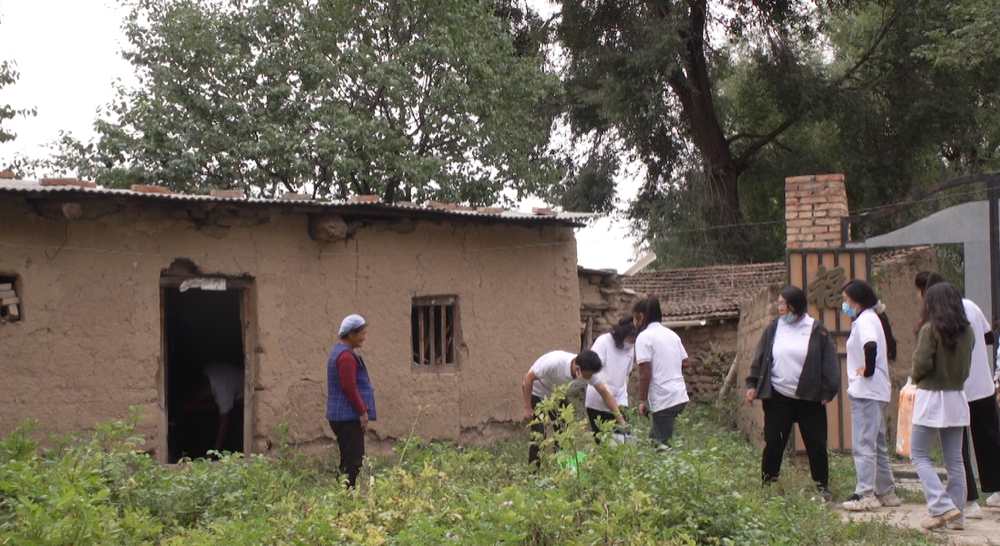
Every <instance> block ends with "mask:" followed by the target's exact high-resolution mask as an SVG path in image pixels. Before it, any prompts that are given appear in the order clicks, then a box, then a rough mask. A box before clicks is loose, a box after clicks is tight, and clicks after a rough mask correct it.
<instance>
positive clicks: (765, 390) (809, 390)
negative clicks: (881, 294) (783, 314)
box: [747, 320, 840, 402]
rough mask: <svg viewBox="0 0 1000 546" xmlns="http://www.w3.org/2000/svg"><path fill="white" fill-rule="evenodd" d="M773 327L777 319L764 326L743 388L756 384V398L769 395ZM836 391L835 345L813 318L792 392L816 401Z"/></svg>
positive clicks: (838, 387)
mask: <svg viewBox="0 0 1000 546" xmlns="http://www.w3.org/2000/svg"><path fill="white" fill-rule="evenodd" d="M777 329H778V321H777V320H775V321H774V322H772V323H770V324H768V325H767V328H765V329H764V334H763V335H761V336H760V341H759V342H758V343H757V350H756V351H754V355H753V362H752V364H751V365H750V375H749V376H748V377H747V389H748V390H749V389H754V388H756V389H757V395H756V398H759V399H761V400H765V399H768V398H771V391H772V389H771V364H772V362H773V358H774V357H773V355H772V353H771V349H772V345H774V333H775V332H776V331H777ZM762 370H763V373H761V371H762ZM839 392H840V358H839V357H838V356H837V346H836V345H835V344H834V342H833V340H832V339H830V332H829V331H828V330H827V329H826V326H823V324H821V323H820V322H819V321H818V320H817V321H815V322H814V323H813V327H812V334H811V335H810V336H809V349H808V350H807V351H806V361H805V363H804V364H803V366H802V375H801V376H800V377H799V386H798V388H796V389H795V396H796V397H798V398H799V399H800V400H807V401H809V402H819V401H821V400H827V401H829V400H833V398H834V397H835V396H837V393H839Z"/></svg>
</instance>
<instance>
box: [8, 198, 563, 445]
mask: <svg viewBox="0 0 1000 546" xmlns="http://www.w3.org/2000/svg"><path fill="white" fill-rule="evenodd" d="M81 204H82V207H83V212H84V216H83V218H81V219H79V220H71V221H67V220H65V219H62V218H60V219H49V218H46V217H43V216H41V215H39V214H38V213H37V211H36V209H35V208H33V206H32V205H30V204H28V203H27V202H26V201H25V200H24V199H23V198H21V197H17V196H0V233H3V234H4V237H3V240H4V242H5V243H8V244H13V245H21V246H0V273H16V274H17V275H19V276H20V277H21V280H22V283H21V289H22V290H21V294H20V296H21V298H22V302H21V306H22V316H23V320H21V321H19V322H16V323H11V324H0V355H2V361H3V363H2V367H3V381H0V434H6V433H7V432H9V431H10V430H11V429H13V428H14V427H15V426H16V425H17V423H18V421H19V420H21V419H25V418H31V419H37V420H39V421H41V423H42V425H43V427H44V428H46V429H49V430H55V431H59V432H63V431H76V430H86V429H90V428H92V427H93V426H94V424H95V423H97V422H103V421H108V420H115V419H124V418H126V417H127V416H128V407H129V406H130V405H139V406H143V407H144V408H145V410H144V411H145V415H146V419H145V421H144V423H143V425H142V429H141V431H140V432H141V433H143V434H144V435H145V436H146V437H147V440H148V444H147V448H150V449H153V450H156V449H161V446H160V445H158V443H159V440H160V438H161V436H160V433H161V432H162V431H161V430H159V427H160V425H159V423H160V412H161V411H162V408H161V407H159V403H160V402H159V401H160V400H161V396H162V393H161V392H160V389H161V380H160V378H161V377H162V373H163V372H162V355H161V334H160V332H161V316H160V313H161V309H160V285H159V282H160V275H161V271H162V270H164V269H166V268H168V267H169V266H170V264H171V263H172V262H173V261H174V260H175V259H177V258H186V259H190V260H192V261H193V262H194V263H195V264H196V265H197V267H198V268H199V269H200V271H201V272H202V273H204V274H206V275H225V276H231V277H237V276H245V275H246V276H250V277H253V279H254V281H253V289H252V301H253V302H254V304H253V309H252V311H253V314H254V315H255V316H256V326H255V337H256V351H255V353H256V354H254V355H252V356H251V363H252V365H253V366H255V370H256V384H255V389H256V393H255V408H254V415H255V423H254V451H258V452H259V451H264V450H266V449H267V448H268V447H269V445H270V439H271V438H272V435H273V431H274V429H275V427H276V426H277V425H279V424H281V423H286V422H287V423H288V424H289V425H290V433H291V439H292V440H294V441H296V442H298V443H300V444H304V445H309V444H316V445H317V446H318V445H320V444H322V445H327V444H329V441H328V439H329V438H331V437H332V435H331V433H330V430H329V426H328V425H327V423H326V422H325V403H326V360H327V355H328V354H329V351H330V349H331V347H332V346H333V345H334V343H335V341H336V340H335V337H336V329H337V328H338V326H339V324H340V321H341V319H342V318H343V317H344V316H345V315H347V314H349V313H355V312H356V313H361V314H362V315H364V316H365V318H366V319H367V320H368V322H369V325H370V327H369V335H368V340H367V343H366V345H365V346H364V348H363V349H361V350H360V351H359V352H360V353H361V354H362V355H363V356H364V358H365V360H366V362H367V363H368V366H369V368H370V373H371V376H372V381H373V384H374V386H375V389H376V399H377V407H378V416H379V418H378V421H377V422H374V423H372V425H371V426H370V430H371V431H372V434H373V435H374V436H376V437H378V438H381V439H385V438H398V437H403V436H406V435H408V434H409V432H410V428H411V426H412V425H413V423H414V422H415V421H417V417H418V412H421V413H420V415H419V421H418V422H417V425H416V429H415V431H414V432H415V434H416V435H418V436H420V437H422V438H424V439H463V440H478V439H484V440H485V439H489V435H490V434H493V432H494V429H497V428H499V429H504V427H503V426H499V427H498V426H497V425H496V423H506V422H514V421H519V419H520V417H521V407H522V400H521V381H522V378H523V376H524V373H525V372H526V370H527V369H528V367H529V366H530V365H531V363H532V362H533V361H534V360H535V359H536V358H537V357H538V356H539V355H541V354H542V353H544V352H547V351H550V350H554V349H564V350H570V351H573V350H575V349H576V348H577V347H578V345H579V339H580V338H579V317H580V291H579V285H578V280H577V261H576V242H575V239H574V236H573V230H572V229H571V228H568V227H518V226H510V225H485V224H471V223H470V224H452V223H435V222H432V221H416V222H410V221H394V222H389V221H386V220H380V221H369V222H364V223H363V224H356V225H354V227H355V228H356V229H355V232H354V236H353V238H350V239H348V240H346V241H343V242H336V243H321V242H317V241H314V240H313V239H311V238H310V236H309V234H308V218H307V215H305V214H302V213H292V212H287V210H288V209H287V208H285V209H282V210H281V211H278V210H271V211H265V210H263V209H261V211H260V212H256V211H252V210H248V209H246V208H244V209H242V211H238V210H236V209H233V210H230V211H228V212H227V211H226V210H225V206H224V205H219V206H218V208H217V210H216V211H214V212H212V213H211V214H210V215H209V217H208V219H207V220H205V219H204V218H202V219H201V220H199V221H196V220H197V219H192V217H191V216H190V215H189V213H188V211H186V210H183V209H182V207H185V206H189V205H183V204H169V205H161V206H162V207H172V210H165V209H164V208H152V207H149V206H146V205H143V206H138V205H135V204H118V205H111V204H109V202H103V204H98V203H90V202H86V201H84V202H82V203H81ZM116 208H117V212H115V209H116ZM88 211H103V213H93V214H91V213H89V212H88ZM104 213H106V214H104ZM88 214H90V215H89V216H88ZM88 218H90V219H88ZM255 224H256V225H255ZM64 241H65V248H63V249H61V250H59V251H56V249H55V248H54V247H58V246H59V245H61V244H63V243H64ZM50 246H51V247H53V248H43V247H50ZM512 247H522V248H512ZM85 248H95V249H112V250H113V252H96V251H88V250H80V249H85ZM425 295H457V296H458V307H459V316H460V318H459V328H460V331H461V341H462V343H461V345H460V347H459V353H460V363H459V364H458V366H457V368H455V369H453V371H450V372H447V373H426V372H415V371H414V369H413V368H414V366H413V364H412V357H411V347H410V318H411V301H412V300H411V299H412V298H413V297H416V296H425ZM507 430H515V431H516V430H519V428H514V429H511V427H507Z"/></svg>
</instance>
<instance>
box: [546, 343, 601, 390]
mask: <svg viewBox="0 0 1000 546" xmlns="http://www.w3.org/2000/svg"><path fill="white" fill-rule="evenodd" d="M574 358H576V355H575V354H573V353H569V352H566V351H552V352H551V353H545V354H544V355H542V356H541V357H539V358H538V360H536V361H535V363H534V364H532V365H531V369H529V370H528V371H529V372H535V382H534V383H533V384H532V385H531V395H532V396H537V397H539V398H545V397H546V396H551V395H552V391H553V390H554V389H555V388H556V387H558V386H560V385H565V384H567V383H573V384H574V385H573V386H572V387H570V388H571V389H573V388H576V387H577V386H578V385H579V386H582V385H583V384H584V383H585V382H586V383H588V384H590V385H594V386H597V385H600V384H601V374H598V373H595V374H594V375H592V376H590V381H586V380H585V379H584V378H583V376H578V377H577V378H576V379H574V378H573V374H572V371H571V370H570V364H571V363H572V362H573V359H574Z"/></svg>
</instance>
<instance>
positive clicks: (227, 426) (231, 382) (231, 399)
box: [201, 362, 244, 451]
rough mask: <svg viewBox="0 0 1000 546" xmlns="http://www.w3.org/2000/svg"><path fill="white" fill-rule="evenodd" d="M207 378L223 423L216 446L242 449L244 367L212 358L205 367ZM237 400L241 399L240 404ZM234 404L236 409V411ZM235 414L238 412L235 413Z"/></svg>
mask: <svg viewBox="0 0 1000 546" xmlns="http://www.w3.org/2000/svg"><path fill="white" fill-rule="evenodd" d="M201 374H202V376H204V377H205V378H206V379H207V385H206V391H207V392H206V393H205V395H207V396H211V398H212V400H214V401H215V405H216V406H218V408H219V423H218V426H217V427H216V431H215V440H214V441H213V443H212V449H214V450H216V451H222V450H227V451H241V450H242V445H243V441H242V437H243V389H244V385H243V381H244V376H243V367H242V366H237V365H236V364H232V363H229V362H212V363H210V364H208V365H207V366H205V367H204V368H203V369H202V371H201ZM237 402H239V405H238V408H237V404H236V403H237ZM234 408H236V410H235V411H234ZM234 414H235V415H234Z"/></svg>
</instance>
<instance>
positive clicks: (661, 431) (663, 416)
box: [649, 402, 687, 446]
mask: <svg viewBox="0 0 1000 546" xmlns="http://www.w3.org/2000/svg"><path fill="white" fill-rule="evenodd" d="M685 407H687V402H681V403H680V404H677V405H676V406H670V407H669V408H667V409H662V410H660V411H656V412H653V426H652V428H650V429H649V437H650V438H652V439H654V440H656V441H657V442H660V443H661V444H663V445H665V446H669V445H670V440H672V439H673V437H674V423H675V422H676V421H677V416H678V415H680V414H681V412H682V411H684V408H685Z"/></svg>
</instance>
